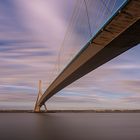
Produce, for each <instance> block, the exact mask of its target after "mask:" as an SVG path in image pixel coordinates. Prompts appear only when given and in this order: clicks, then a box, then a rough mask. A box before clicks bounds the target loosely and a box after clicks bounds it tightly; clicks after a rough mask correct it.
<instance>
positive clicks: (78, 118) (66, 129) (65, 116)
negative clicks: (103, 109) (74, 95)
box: [0, 113, 140, 140]
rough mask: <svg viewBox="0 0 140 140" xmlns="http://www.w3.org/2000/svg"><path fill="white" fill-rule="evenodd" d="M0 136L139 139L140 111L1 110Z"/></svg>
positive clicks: (0, 139) (8, 139) (19, 139)
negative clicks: (60, 111) (51, 111)
mask: <svg viewBox="0 0 140 140" xmlns="http://www.w3.org/2000/svg"><path fill="white" fill-rule="evenodd" d="M0 140H140V113H46V114H45V113H44V114H43V113H42V114H34V113H0Z"/></svg>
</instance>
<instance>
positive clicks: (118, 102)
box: [0, 0, 140, 109]
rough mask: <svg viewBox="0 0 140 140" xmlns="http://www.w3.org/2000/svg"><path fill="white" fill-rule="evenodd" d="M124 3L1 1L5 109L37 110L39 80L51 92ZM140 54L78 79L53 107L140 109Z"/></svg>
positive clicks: (0, 88) (1, 104)
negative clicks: (50, 89) (52, 84)
mask: <svg viewBox="0 0 140 140" xmlns="http://www.w3.org/2000/svg"><path fill="white" fill-rule="evenodd" d="M123 2H124V0H99V1H97V0H86V5H85V3H84V0H71V1H69V0H59V1H58V0H30V1H28V0H12V1H11V0H2V1H0V109H33V108H34V104H35V101H36V98H37V94H38V81H39V80H42V82H43V89H42V90H43V91H45V89H46V88H47V87H48V86H49V85H50V84H51V82H52V81H53V80H54V79H55V78H56V76H57V75H58V74H59V73H60V72H61V71H62V70H63V69H64V68H65V67H66V65H67V64H68V63H69V62H70V61H71V60H72V58H73V57H74V56H75V55H76V54H77V53H78V52H79V51H80V50H81V49H82V48H83V47H84V45H85V44H86V43H87V42H88V41H89V39H90V38H91V37H93V36H94V34H95V33H96V32H97V31H98V30H99V29H100V28H101V26H102V25H103V23H105V22H106V21H107V20H108V19H109V17H110V16H111V15H113V13H114V12H115V11H116V10H117V8H118V7H119V6H120V5H121V4H122V3H123ZM86 6H87V9H88V10H87V11H86ZM87 13H88V15H87ZM139 52H140V45H137V46H135V47H134V48H132V49H130V50H128V51H127V52H125V53H123V54H121V55H120V56H118V57H116V58H115V59H113V60H111V61H110V62H108V63H106V64H104V65H102V66H101V67H99V68H97V69H96V70H94V71H92V72H91V73H89V74H87V75H86V76H84V77H82V78H81V79H79V80H77V81H75V82H74V83H72V84H71V85H69V86H68V87H66V88H65V89H63V90H62V91H60V92H59V93H57V94H56V95H55V96H53V97H52V98H51V99H50V100H48V101H47V102H46V105H47V107H48V109H140V86H139V85H140V73H139V71H140V62H139V61H138V60H139V59H140V55H139Z"/></svg>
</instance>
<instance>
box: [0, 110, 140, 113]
mask: <svg viewBox="0 0 140 140" xmlns="http://www.w3.org/2000/svg"><path fill="white" fill-rule="evenodd" d="M0 113H34V111H33V110H0ZM40 113H140V110H48V111H47V112H45V111H42V112H40Z"/></svg>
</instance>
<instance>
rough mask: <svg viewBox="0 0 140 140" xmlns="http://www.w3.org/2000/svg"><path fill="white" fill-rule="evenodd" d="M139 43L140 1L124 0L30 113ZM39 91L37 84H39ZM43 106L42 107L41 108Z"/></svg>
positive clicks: (38, 99) (42, 95)
mask: <svg viewBox="0 0 140 140" xmlns="http://www.w3.org/2000/svg"><path fill="white" fill-rule="evenodd" d="M139 43H140V0H126V1H125V2H124V3H123V5H121V7H120V8H119V9H118V10H117V11H116V12H115V14H114V15H113V16H111V17H110V19H109V20H107V21H106V23H105V24H104V25H103V26H102V28H101V29H100V30H99V31H98V32H97V33H96V34H95V35H94V36H93V37H92V38H91V39H90V41H89V42H88V43H87V44H86V45H85V46H84V48H83V49H82V50H81V51H80V52H79V53H78V54H77V55H76V56H75V57H74V58H73V60H72V61H71V62H70V63H69V64H68V65H67V66H66V68H65V69H64V70H63V71H62V72H61V73H60V74H59V75H58V77H56V79H55V80H54V81H53V82H52V83H51V84H50V86H49V87H48V88H47V89H46V91H45V92H44V94H42V92H41V90H40V91H39V94H38V98H37V101H36V104H35V108H34V111H35V112H40V111H41V110H40V108H41V106H42V105H45V102H46V101H47V100H48V99H49V98H51V97H52V96H53V95H55V94H56V93H57V92H59V91H60V90H62V89H63V88H65V87H66V86H68V85H69V84H71V83H72V82H74V81H76V80H78V79H79V78H81V77H82V76H84V75H86V74H87V73H89V72H91V71H93V70H94V69H96V68H98V67H99V66H101V65H103V64H104V63H106V62H108V61H110V60H111V59H113V58H115V57H117V56H118V55H120V54H122V53H123V52H125V51H127V50H128V49H131V48H132V47H134V46H136V45H137V44H139ZM39 87H40V89H41V82H40V86H39ZM45 107H46V106H45Z"/></svg>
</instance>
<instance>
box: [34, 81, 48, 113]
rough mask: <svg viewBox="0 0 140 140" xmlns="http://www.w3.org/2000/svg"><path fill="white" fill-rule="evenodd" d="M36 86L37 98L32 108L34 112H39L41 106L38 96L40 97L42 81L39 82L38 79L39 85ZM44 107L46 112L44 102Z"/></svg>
mask: <svg viewBox="0 0 140 140" xmlns="http://www.w3.org/2000/svg"><path fill="white" fill-rule="evenodd" d="M38 88H39V92H38V96H37V100H36V103H35V108H34V112H36V113H39V112H41V106H39V104H38V103H39V100H40V98H41V97H42V95H43V94H42V82H41V80H39V86H38ZM44 108H45V112H47V107H46V105H45V104H44Z"/></svg>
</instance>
